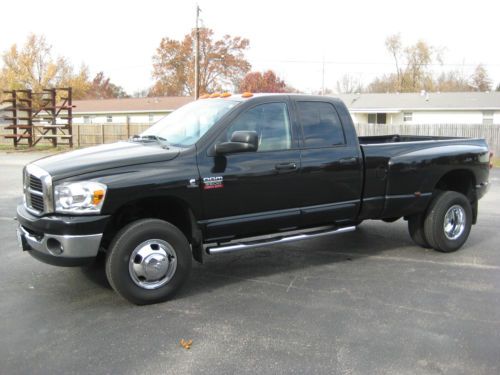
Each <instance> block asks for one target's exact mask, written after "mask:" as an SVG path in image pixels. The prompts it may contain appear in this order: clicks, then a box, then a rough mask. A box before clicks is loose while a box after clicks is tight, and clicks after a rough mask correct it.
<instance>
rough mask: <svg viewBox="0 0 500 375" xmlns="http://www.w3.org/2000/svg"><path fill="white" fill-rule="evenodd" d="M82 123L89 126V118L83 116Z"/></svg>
mask: <svg viewBox="0 0 500 375" xmlns="http://www.w3.org/2000/svg"><path fill="white" fill-rule="evenodd" d="M83 123H84V124H90V116H83Z"/></svg>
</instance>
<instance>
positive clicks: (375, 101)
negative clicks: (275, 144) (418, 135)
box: [73, 92, 500, 125]
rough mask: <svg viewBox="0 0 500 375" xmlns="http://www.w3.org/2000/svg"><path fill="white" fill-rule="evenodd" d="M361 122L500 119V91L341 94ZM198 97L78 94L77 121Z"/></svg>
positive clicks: (113, 117)
mask: <svg viewBox="0 0 500 375" xmlns="http://www.w3.org/2000/svg"><path fill="white" fill-rule="evenodd" d="M339 97H340V98H341V99H342V100H343V101H344V103H345V104H346V105H347V107H348V108H349V111H350V113H351V116H352V118H353V121H354V122H355V123H358V124H436V125H438V124H464V125H466V124H500V92H489V93H486V92H454V93H451V92H448V93H425V92H424V93H404V94H344V95H339ZM192 100H193V98H192V97H185V96H171V97H158V98H127V99H102V100H75V101H73V104H74V105H75V108H74V110H73V123H75V124H106V123H110V124H126V123H127V122H128V123H130V124H137V123H141V124H147V123H153V122H155V121H157V120H158V119H160V118H161V117H163V116H165V115H168V114H169V113H170V112H172V111H174V110H176V109H177V108H179V107H181V106H183V105H184V104H187V103H189V102H191V101H192Z"/></svg>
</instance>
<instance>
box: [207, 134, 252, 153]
mask: <svg viewBox="0 0 500 375" xmlns="http://www.w3.org/2000/svg"><path fill="white" fill-rule="evenodd" d="M258 147H259V136H258V135H257V132H254V131H236V132H234V133H233V134H232V135H231V141H230V142H223V143H219V144H217V145H215V153H216V154H217V155H223V154H232V153H235V152H248V151H257V148H258Z"/></svg>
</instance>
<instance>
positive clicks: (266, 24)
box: [0, 0, 500, 93]
mask: <svg viewBox="0 0 500 375" xmlns="http://www.w3.org/2000/svg"><path fill="white" fill-rule="evenodd" d="M196 3H198V4H199V5H200V7H201V9H202V14H201V16H202V20H203V25H204V26H206V27H209V28H212V29H214V31H215V33H216V35H217V36H221V35H223V34H231V35H240V36H243V37H246V38H248V39H250V49H249V51H248V53H247V57H248V60H249V61H250V63H251V64H252V68H253V70H264V69H273V70H275V71H276V72H277V73H278V74H279V75H280V76H281V77H282V78H284V79H285V80H286V81H287V83H289V84H291V85H292V86H294V87H296V88H298V89H300V90H302V91H304V92H311V91H314V90H319V89H321V86H322V61H323V59H324V60H325V61H326V64H325V86H326V87H329V88H334V87H335V83H336V81H337V80H338V79H339V78H340V77H341V76H342V75H343V74H345V73H349V74H351V75H354V76H356V77H359V78H361V80H362V82H363V83H365V84H366V83H369V82H370V81H371V80H372V79H373V78H374V77H375V76H377V75H380V74H383V73H389V72H391V71H392V70H393V69H394V68H393V63H392V60H391V57H390V56H389V55H388V53H387V52H386V51H385V47H384V41H385V38H386V37H387V36H388V35H390V34H394V33H401V35H402V38H403V43H404V44H408V43H414V42H416V41H417V40H418V39H423V40H425V41H426V42H428V43H429V44H431V45H434V46H437V47H445V54H444V63H445V65H444V66H443V67H436V69H437V70H439V69H460V70H463V71H464V73H465V74H467V75H468V74H471V73H472V71H473V69H474V67H475V65H477V64H478V63H481V62H482V63H484V64H485V66H486V67H487V70H488V72H489V74H490V77H491V78H492V79H493V81H494V83H495V86H496V84H498V83H499V82H500V48H498V44H497V43H498V39H499V37H500V31H499V30H500V29H499V14H500V2H498V1H494V0H492V1H484V0H476V1H474V2H470V1H439V0H433V1H428V0H419V1H402V0H400V1H389V0H378V1H360V0H358V1H353V0H351V1H338V2H336V1H317V0H306V1H304V0H302V1H290V0H289V1H271V0H267V1H261V0H248V1H243V0H232V1H226V0H220V1H216V0H211V1H210V0H199V1H191V0H184V1H175V2H174V1H167V0H163V1H153V0H150V1H147V0H143V1H129V0H120V1H114V0H112V1H109V0H108V1H105V0H100V1H95V0H86V1H78V2H77V1H58V0H56V1H50V0H48V1H37V0H24V1H22V2H21V1H16V2H3V3H2V8H1V9H2V10H1V13H2V16H1V18H0V51H2V52H3V51H5V50H6V49H7V48H8V47H9V46H10V45H12V44H13V43H18V44H22V43H24V41H25V39H26V36H27V35H28V34H29V33H30V32H34V33H37V34H44V35H45V36H46V37H47V40H48V42H49V43H50V44H52V46H53V51H54V52H55V53H56V54H57V55H63V56H66V57H68V59H69V60H70V61H71V62H72V63H73V65H75V66H78V65H80V64H81V63H83V62H84V63H85V64H87V65H88V66H89V67H90V69H91V72H92V73H96V72H98V71H101V70H102V71H104V73H105V74H106V75H107V76H110V77H111V79H112V81H113V82H114V83H116V84H118V85H121V86H123V87H124V88H125V90H126V91H128V92H129V93H133V92H134V91H136V90H140V89H144V88H147V87H148V86H150V85H151V83H152V80H151V66H152V63H151V57H152V55H153V54H154V52H155V49H156V48H157V46H158V45H159V43H160V40H161V38H162V37H170V38H176V39H180V38H182V37H183V35H185V34H187V33H188V32H189V31H190V29H191V28H192V27H193V25H194V20H195V6H196ZM49 4H50V5H49Z"/></svg>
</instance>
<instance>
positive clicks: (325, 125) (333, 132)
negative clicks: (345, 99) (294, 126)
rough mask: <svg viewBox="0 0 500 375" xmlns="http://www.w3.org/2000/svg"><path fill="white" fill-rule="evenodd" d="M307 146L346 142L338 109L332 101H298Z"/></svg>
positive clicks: (327, 145) (324, 145)
mask: <svg viewBox="0 0 500 375" xmlns="http://www.w3.org/2000/svg"><path fill="white" fill-rule="evenodd" d="M297 107H298V110H299V117H300V122H301V123H302V129H303V133H304V142H305V146H306V147H307V148H319V147H329V146H335V145H343V144H345V136H344V130H343V129H342V124H341V122H340V118H339V116H338V114H337V111H336V110H335V108H334V107H333V105H331V104H330V103H324V102H297Z"/></svg>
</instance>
